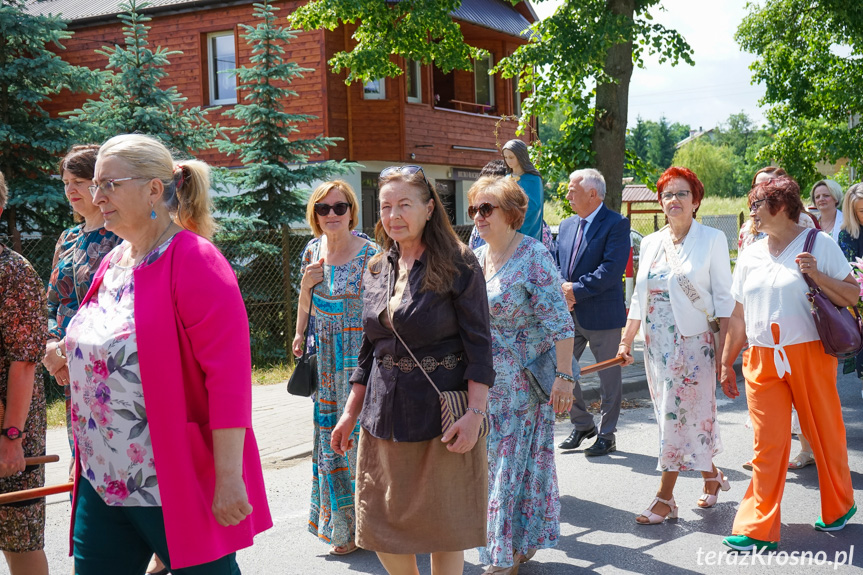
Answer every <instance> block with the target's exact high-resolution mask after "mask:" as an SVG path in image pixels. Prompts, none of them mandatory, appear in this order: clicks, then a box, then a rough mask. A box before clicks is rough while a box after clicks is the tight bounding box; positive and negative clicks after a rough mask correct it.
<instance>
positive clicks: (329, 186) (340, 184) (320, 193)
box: [306, 180, 360, 238]
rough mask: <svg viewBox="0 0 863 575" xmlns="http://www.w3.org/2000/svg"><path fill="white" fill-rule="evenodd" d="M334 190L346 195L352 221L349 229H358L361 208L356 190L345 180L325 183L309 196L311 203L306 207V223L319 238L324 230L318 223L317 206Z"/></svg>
mask: <svg viewBox="0 0 863 575" xmlns="http://www.w3.org/2000/svg"><path fill="white" fill-rule="evenodd" d="M332 190H338V191H340V192H341V193H342V194H344V196H345V201H346V202H347V203H348V205H349V206H350V211H351V221H350V222H349V223H348V229H351V230H353V229H354V228H356V227H357V220H358V217H357V216H358V215H359V211H360V208H359V205H358V202H357V195H356V194H355V193H354V189H353V188H352V187H351V185H350V184H348V183H347V182H346V181H344V180H333V181H331V182H324V183H323V184H321V185H320V186H318V187H317V188H315V191H314V192H312V195H311V196H309V203H308V205H307V206H306V221H307V222H309V227H310V228H312V233H314V234H315V237H317V238H319V237H321V235H323V233H324V230H323V228H321V224H319V223H318V215H317V214H316V213H315V204H316V203H318V202H320V201H321V200H323V199H324V198H325V197H326V196H327V194H329V193H330V192H331V191H332Z"/></svg>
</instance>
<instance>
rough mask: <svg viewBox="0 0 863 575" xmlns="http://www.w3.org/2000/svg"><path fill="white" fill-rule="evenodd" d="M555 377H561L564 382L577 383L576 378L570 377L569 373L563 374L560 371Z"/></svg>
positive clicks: (555, 373)
mask: <svg viewBox="0 0 863 575" xmlns="http://www.w3.org/2000/svg"><path fill="white" fill-rule="evenodd" d="M554 376H555V377H559V378H560V379H562V380H563V381H568V382H570V383H575V378H574V377H572V376H571V375H569V374H568V373H561V372H559V371H556V372H554Z"/></svg>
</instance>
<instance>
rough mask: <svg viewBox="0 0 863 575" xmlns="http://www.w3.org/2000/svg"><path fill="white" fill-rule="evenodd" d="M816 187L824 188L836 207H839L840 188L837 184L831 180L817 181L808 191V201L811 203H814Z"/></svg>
mask: <svg viewBox="0 0 863 575" xmlns="http://www.w3.org/2000/svg"><path fill="white" fill-rule="evenodd" d="M818 186H825V187H826V188H827V191H828V192H829V193H830V196H831V197H832V198H833V201H835V202H836V207H837V208H838V207H839V204H841V203H842V186H840V185H839V182H835V181H833V180H818V181H817V182H815V185H814V186H812V189H811V190H809V199H811V200H812V201H813V202H814V201H815V188H817V187H818Z"/></svg>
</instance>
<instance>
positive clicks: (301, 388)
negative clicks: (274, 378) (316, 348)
mask: <svg viewBox="0 0 863 575" xmlns="http://www.w3.org/2000/svg"><path fill="white" fill-rule="evenodd" d="M311 316H312V304H311V302H309V321H307V322H306V333H305V335H304V336H303V355H302V357H300V359H298V360H297V364H296V366H295V367H294V372H293V373H292V374H291V377H290V379H288V393H290V394H291V395H299V396H300V397H310V396H311V395H312V394H313V393H314V392H315V390H316V389H317V388H318V354H316V353H309V326H310V325H311V323H312V322H311Z"/></svg>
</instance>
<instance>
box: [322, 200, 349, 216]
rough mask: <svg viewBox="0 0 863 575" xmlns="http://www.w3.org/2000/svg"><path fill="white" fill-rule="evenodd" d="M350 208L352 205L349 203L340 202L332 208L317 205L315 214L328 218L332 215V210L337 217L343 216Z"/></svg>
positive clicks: (327, 205) (326, 205) (328, 205)
mask: <svg viewBox="0 0 863 575" xmlns="http://www.w3.org/2000/svg"><path fill="white" fill-rule="evenodd" d="M350 207H351V205H350V204H349V203H347V202H338V203H336V204H333V205H332V206H331V205H330V204H324V203H317V204H315V213H316V214H318V215H319V216H328V215H330V210H333V211H334V212H335V213H336V215H337V216H343V215H345V213H346V212H347V211H348V208H350Z"/></svg>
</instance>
